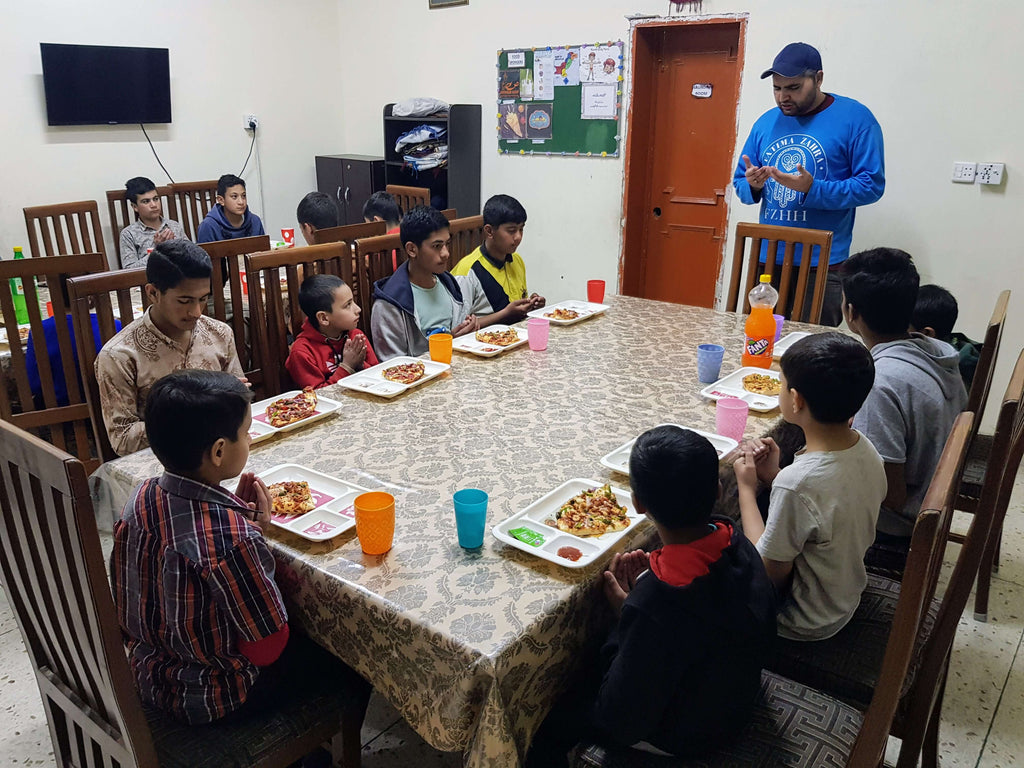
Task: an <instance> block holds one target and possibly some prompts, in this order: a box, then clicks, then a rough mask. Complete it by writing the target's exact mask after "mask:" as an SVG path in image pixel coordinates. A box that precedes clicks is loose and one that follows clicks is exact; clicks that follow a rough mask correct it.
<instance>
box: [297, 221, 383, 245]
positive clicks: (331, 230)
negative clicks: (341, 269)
mask: <svg viewBox="0 0 1024 768" xmlns="http://www.w3.org/2000/svg"><path fill="white" fill-rule="evenodd" d="M387 231H388V225H387V224H385V223H384V222H383V221H364V222H362V223H361V224H343V225H342V226H340V227H328V228H327V229H318V230H317V231H316V232H314V233H313V239H314V240H316V244H317V245H323V244H324V243H339V242H341V241H342V240H344V241H345V242H346V243H351V242H353V241H354V240H358V239H359V238H360V237H377V236H378V235H383V234H384V233H385V232H387Z"/></svg>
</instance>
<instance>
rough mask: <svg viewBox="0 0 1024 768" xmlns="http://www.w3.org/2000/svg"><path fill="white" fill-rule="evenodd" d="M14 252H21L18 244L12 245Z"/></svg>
mask: <svg viewBox="0 0 1024 768" xmlns="http://www.w3.org/2000/svg"><path fill="white" fill-rule="evenodd" d="M14 252H15V253H21V246H20V245H16V246H14Z"/></svg>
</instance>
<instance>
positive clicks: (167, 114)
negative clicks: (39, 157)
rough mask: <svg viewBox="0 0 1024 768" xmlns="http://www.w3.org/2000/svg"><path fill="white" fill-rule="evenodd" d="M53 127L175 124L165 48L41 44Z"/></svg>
mask: <svg viewBox="0 0 1024 768" xmlns="http://www.w3.org/2000/svg"><path fill="white" fill-rule="evenodd" d="M39 49H40V52H41V54H42V58H43V89H44V90H45V92H46V118H47V122H48V123H49V124H50V125H104V124H108V125H113V124H116V123H169V122H171V71H170V63H169V62H170V57H169V55H168V50H167V49H166V48H127V47H119V46H107V45H63V44H58V43H40V44H39Z"/></svg>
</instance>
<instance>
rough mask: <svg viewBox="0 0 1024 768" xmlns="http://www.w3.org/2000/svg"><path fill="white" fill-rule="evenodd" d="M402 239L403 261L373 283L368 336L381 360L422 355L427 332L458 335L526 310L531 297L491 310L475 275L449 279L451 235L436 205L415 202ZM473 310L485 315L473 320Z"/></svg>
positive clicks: (513, 318) (513, 317)
mask: <svg viewBox="0 0 1024 768" xmlns="http://www.w3.org/2000/svg"><path fill="white" fill-rule="evenodd" d="M401 238H402V244H403V247H404V248H405V253H406V256H407V257H408V259H407V260H406V261H404V262H402V263H401V264H400V265H399V266H398V269H397V270H395V273H394V274H393V275H391V276H390V277H386V278H384V279H383V280H378V281H377V282H376V283H374V286H373V297H374V305H373V311H372V313H371V318H370V323H371V328H372V331H373V333H372V334H371V335H372V336H373V343H374V344H376V345H377V354H378V356H379V357H380V359H381V360H389V359H391V358H392V357H396V356H398V355H412V356H417V355H422V354H423V353H425V352H426V351H427V349H428V348H429V345H428V343H427V337H428V336H429V335H430V334H432V333H438V332H444V333H450V334H452V335H453V336H460V335H462V334H463V333H470V332H472V331H475V330H477V329H479V328H485V327H487V326H488V325H492V324H494V323H509V322H515V321H516V320H518V319H519V318H520V317H521V316H522V314H523V313H524V312H526V311H527V309H528V308H529V306H530V304H531V301H532V300H531V299H521V300H519V301H513V302H511V303H510V304H508V305H507V306H506V307H504V308H503V309H501V310H499V311H498V312H494V311H493V310H492V309H491V305H490V304H489V303H488V301H487V296H486V295H485V294H484V289H483V287H482V286H481V285H480V280H479V279H478V278H477V277H476V275H475V274H474V273H472V272H470V273H469V274H468V275H465V276H462V277H453V276H452V274H451V273H450V272H448V271H447V265H448V245H449V243H450V242H451V236H450V234H449V232H448V220H447V219H446V218H445V217H444V216H443V215H442V214H441V212H440V211H439V210H437V209H436V208H429V207H427V206H425V205H418V206H416V207H415V208H413V209H412V210H411V211H409V213H407V214H406V215H405V218H403V219H402V226H401ZM477 312H484V313H487V314H485V315H484V316H483V317H479V318H478V317H476V315H475V313H477Z"/></svg>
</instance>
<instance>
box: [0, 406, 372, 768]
mask: <svg viewBox="0 0 1024 768" xmlns="http://www.w3.org/2000/svg"><path fill="white" fill-rule="evenodd" d="M0 509H2V515H0V534H2V535H0V575H2V577H3V587H4V592H5V593H6V595H7V599H8V600H9V601H10V603H11V609H12V610H13V612H14V616H15V618H16V619H17V622H18V626H19V627H20V629H21V634H22V637H23V638H24V640H25V646H26V648H27V649H28V654H29V658H30V659H31V661H32V666H33V668H34V671H35V677H36V684H37V685H38V686H39V693H40V696H41V697H42V699H43V708H44V710H45V711H46V719H47V722H48V724H49V727H50V738H51V739H52V741H53V751H54V756H55V757H56V762H57V764H58V765H62V766H72V765H75V766H120V767H121V768H130V767H134V766H140V767H141V768H151V767H152V766H164V767H165V768H170V767H174V768H177V766H182V768H184V766H197V765H200V764H202V765H247V766H266V767H267V768H269V767H270V766H287V765H289V764H290V763H292V762H293V761H296V760H299V759H301V758H302V756H303V755H305V754H307V753H309V752H311V751H312V750H314V749H315V748H316V747H317V745H319V744H321V743H323V742H324V741H332V739H333V742H332V747H334V746H337V747H339V748H340V749H338V753H339V754H338V757H343V759H344V761H345V765H347V766H350V767H357V766H358V765H359V752H360V749H359V730H360V727H361V725H362V720H363V714H364V713H365V709H366V699H367V698H368V691H367V690H366V686H365V684H363V685H359V684H358V682H354V684H353V685H352V686H351V688H348V689H345V690H333V691H323V690H320V691H315V692H314V691H310V690H309V689H308V688H307V687H306V684H305V683H304V684H302V685H299V684H296V685H295V686H294V688H293V689H292V688H288V689H286V692H285V694H284V696H283V697H282V700H278V701H275V703H274V707H273V708H272V709H271V710H270V711H268V712H261V713H257V714H255V715H249V716H247V717H245V718H238V719H237V720H236V721H234V722H232V721H228V722H225V723H221V724H218V725H213V726H194V727H190V726H187V725H184V724H181V723H179V722H177V721H175V720H172V719H171V718H170V717H168V716H165V715H160V714H157V713H156V712H154V711H152V710H146V709H144V708H143V706H142V704H141V702H140V700H139V696H138V693H137V692H136V690H135V681H134V679H133V675H132V672H131V670H130V668H129V666H128V660H127V658H126V657H125V650H124V646H123V645H122V641H121V632H120V629H119V628H118V620H117V615H116V612H115V608H114V601H113V599H112V598H111V593H110V584H109V583H108V582H107V572H106V569H105V567H104V563H103V553H102V551H101V547H100V540H99V535H98V534H97V531H96V520H95V517H94V514H93V508H92V501H91V499H90V497H89V481H88V478H87V477H86V471H85V467H84V466H83V465H82V463H81V462H80V461H78V460H77V459H75V458H74V457H72V456H70V455H68V454H66V453H63V452H62V451H60V450H58V449H57V448H54V447H53V446H51V445H48V444H47V443H45V442H43V441H42V440H40V439H38V438H36V437H34V436H33V435H30V434H28V433H27V432H23V431H22V430H19V429H17V428H16V427H14V426H11V425H9V424H5V423H0ZM310 677H312V675H311V676H310ZM359 682H361V681H359ZM314 685H315V681H314ZM339 726H340V733H339ZM339 742H340V743H339ZM342 752H343V754H341V753H342Z"/></svg>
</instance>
